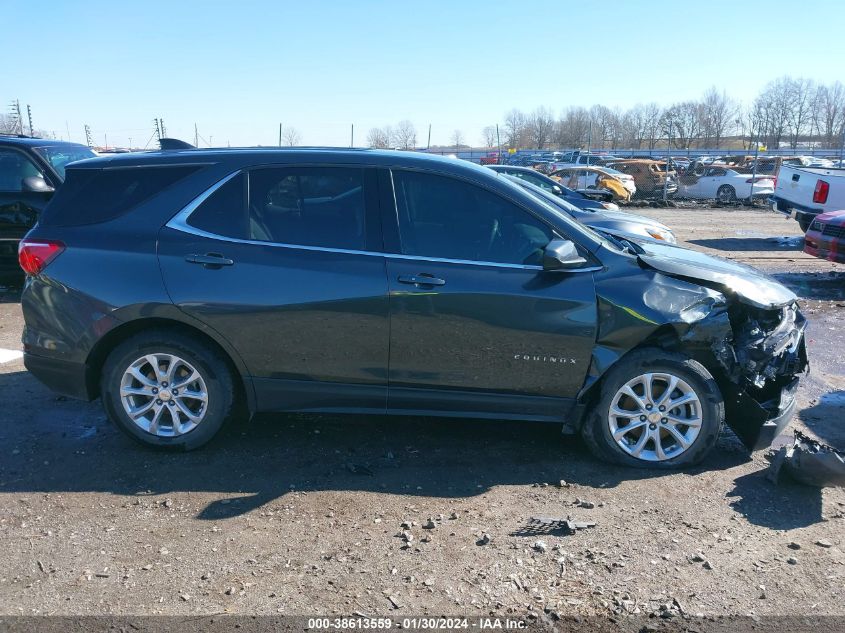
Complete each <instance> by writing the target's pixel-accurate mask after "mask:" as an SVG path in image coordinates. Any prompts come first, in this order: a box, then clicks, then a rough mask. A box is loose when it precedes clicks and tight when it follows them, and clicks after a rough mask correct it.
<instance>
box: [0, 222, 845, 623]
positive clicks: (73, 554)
mask: <svg viewBox="0 0 845 633" xmlns="http://www.w3.org/2000/svg"><path fill="white" fill-rule="evenodd" d="M638 212H641V213H644V214H646V215H650V216H653V217H655V218H658V219H660V220H662V221H664V222H665V223H667V224H669V225H670V226H672V227H673V228H674V229H675V230H676V231H677V234H678V235H679V237H680V238H682V239H683V240H685V241H686V242H687V243H688V244H689V245H690V246H691V247H692V248H696V249H701V250H704V251H707V252H712V253H715V254H718V255H722V256H726V257H731V258H734V259H738V260H741V261H745V262H747V263H750V264H752V265H755V266H758V267H760V268H763V269H765V270H768V271H770V272H773V273H776V274H777V275H778V277H779V278H780V279H782V280H783V281H784V282H786V283H788V284H789V285H790V286H791V287H793V288H794V289H795V290H796V291H797V292H798V293H799V294H800V295H801V296H802V297H803V299H804V310H805V312H806V313H807V315H808V316H809V318H810V319H811V321H812V323H811V329H810V330H809V333H808V340H809V346H810V354H811V362H812V363H813V373H812V375H811V377H810V378H809V379H808V380H806V381H805V382H804V383H803V385H802V387H801V391H800V405H801V413H800V420H796V421H795V422H794V423H793V426H796V427H799V428H805V427H807V428H809V430H810V432H811V433H813V434H815V435H816V436H818V437H820V438H822V439H824V440H826V441H828V442H830V443H834V444H840V445H845V417H843V413H845V408H843V405H845V355H843V354H842V352H841V350H842V349H843V342H844V341H845V337H843V330H842V326H841V315H843V314H845V301H843V299H845V268H843V267H842V266H837V265H834V264H830V263H827V262H822V261H819V260H816V259H813V258H811V257H809V256H805V255H804V254H803V253H801V252H800V246H799V243H798V241H797V240H796V239H794V238H795V237H797V236H799V235H800V233H799V231H798V228H797V225H796V224H795V222H792V221H786V220H784V219H782V218H781V217H780V216H777V215H774V214H772V213H769V212H764V211H750V210H742V211H730V210H681V209H645V210H638ZM783 238H793V239H783ZM20 329H21V314H20V306H19V304H18V297H17V295H16V294H14V293H6V294H5V295H3V303H0V347H2V348H6V349H18V348H19V337H20ZM0 393H2V397H3V408H2V411H0V544H2V548H3V553H2V561H3V563H2V565H0V613H1V614H7V615H11V614H95V613H113V614H157V613H164V614H189V613H190V614H209V613H263V614H277V613H283V614H328V613H331V614H338V613H345V614H352V613H356V612H357V613H360V614H366V615H378V614H393V615H404V614H439V613H450V614H467V615H484V614H488V613H494V614H499V615H507V614H516V615H522V616H524V615H525V614H527V613H529V612H540V611H542V610H543V609H544V608H545V609H549V610H552V611H556V612H557V613H560V614H583V615H589V614H611V613H641V614H649V613H653V612H654V613H660V612H669V613H674V614H678V613H680V612H683V613H690V614H696V613H702V614H707V615H720V614H743V615H744V614H755V615H758V616H762V615H771V614H779V615H790V614H795V615H798V614H809V613H815V614H832V615H845V600H843V586H844V585H845V490H842V489H826V490H824V491H819V490H817V489H812V488H807V487H802V486H798V485H782V486H775V485H773V484H771V483H769V482H768V481H766V480H765V478H764V474H765V469H766V467H767V460H766V459H765V455H764V454H763V453H757V454H755V455H753V456H749V455H747V454H746V453H745V452H744V451H743V449H742V448H741V446H740V445H739V443H738V441H737V440H736V439H735V438H733V437H732V436H731V435H730V434H729V433H726V434H725V435H724V436H723V437H722V438H721V440H720V444H719V446H718V448H717V450H716V451H715V453H714V454H713V456H712V458H711V459H709V460H708V461H707V463H706V464H704V465H703V466H702V467H700V468H698V469H696V470H693V471H688V472H677V473H671V474H666V473H654V474H652V473H648V472H642V471H635V470H626V469H621V468H615V467H608V466H606V465H603V464H600V463H597V462H596V461H594V460H593V459H592V458H591V457H589V456H588V455H587V454H586V451H585V449H584V447H583V446H582V445H581V443H580V442H579V441H578V440H576V439H574V438H568V437H561V436H560V435H559V433H558V429H557V428H556V427H554V426H544V425H531V424H525V423H510V422H502V423H489V422H488V423H484V422H473V421H466V420H426V419H417V418H397V419H382V418H335V417H319V418H317V417H304V416H273V417H266V418H262V419H260V420H258V421H256V422H254V423H253V424H252V425H251V426H249V427H241V428H237V429H232V430H230V431H229V433H228V434H227V436H226V437H224V438H222V439H221V440H220V441H217V442H215V443H214V444H212V445H211V446H209V447H208V448H206V449H205V450H202V451H200V452H197V453H192V454H187V455H160V454H156V453H153V452H150V451H148V450H144V449H142V448H139V447H137V446H136V445H134V444H133V443H131V442H130V441H129V440H127V439H125V438H124V437H123V436H122V435H121V434H119V433H118V431H116V430H115V429H114V428H112V427H111V426H110V425H109V423H108V422H107V421H106V420H105V418H104V416H103V414H102V411H101V409H100V406H99V403H90V404H88V403H80V402H74V401H69V400H65V399H63V398H57V397H56V396H55V395H53V394H51V393H50V392H49V391H48V390H47V389H45V388H44V387H42V386H41V385H40V384H39V383H37V382H36V381H35V380H34V379H33V378H32V377H31V376H29V375H28V374H27V372H26V371H25V369H24V367H23V364H22V362H21V361H20V360H11V361H8V362H5V363H2V364H0ZM563 482H565V484H564V485H561V484H562V483H563ZM582 506H583V507H582ZM567 515H572V516H573V518H575V519H578V520H585V521H594V522H595V523H596V526H595V527H593V528H590V529H585V530H581V531H578V532H577V533H576V534H574V535H571V536H563V535H561V534H560V533H557V532H552V533H544V530H532V529H531V525H530V524H529V519H530V518H531V517H534V516H559V517H565V516H567ZM430 518H432V519H433V521H432V523H431V524H429V525H431V526H433V527H432V528H431V529H426V528H427V523H428V521H429V519H430ZM403 522H407V523H406V525H407V526H408V527H405V528H403V526H402V524H403ZM403 532H405V534H406V536H408V537H409V538H408V540H407V541H406V538H403V537H402V536H401V534H402V533H403ZM482 534H487V535H489V543H487V544H478V543H483V542H484V541H483V540H481V541H480V540H479V539H481V537H482Z"/></svg>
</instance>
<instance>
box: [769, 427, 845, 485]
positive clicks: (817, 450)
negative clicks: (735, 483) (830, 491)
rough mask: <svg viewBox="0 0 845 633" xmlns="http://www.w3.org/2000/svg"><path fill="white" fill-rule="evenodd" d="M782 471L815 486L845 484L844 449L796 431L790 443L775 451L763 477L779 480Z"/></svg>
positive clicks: (777, 481)
mask: <svg viewBox="0 0 845 633" xmlns="http://www.w3.org/2000/svg"><path fill="white" fill-rule="evenodd" d="M784 474H786V475H787V476H789V477H790V478H791V479H792V480H794V481H797V482H799V483H802V484H805V485H807V486H815V487H816V488H827V487H834V486H842V487H845V452H843V451H840V450H838V449H836V448H834V447H832V446H828V445H827V444H822V443H821V442H819V441H817V440H814V439H812V438H811V437H807V436H806V435H804V434H803V433H801V431H795V440H794V441H793V443H792V445H791V446H782V447H781V448H780V449H779V450H778V451H777V453H775V456H774V459H773V460H772V463H771V465H770V466H769V473H768V475H766V477H767V478H768V479H769V480H770V481H773V482H775V483H779V482H780V481H781V477H783V475H784Z"/></svg>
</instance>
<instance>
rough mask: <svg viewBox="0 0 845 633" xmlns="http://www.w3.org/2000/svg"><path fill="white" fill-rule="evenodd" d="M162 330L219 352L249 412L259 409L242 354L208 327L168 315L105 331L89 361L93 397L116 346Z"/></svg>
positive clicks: (90, 354)
mask: <svg viewBox="0 0 845 633" xmlns="http://www.w3.org/2000/svg"><path fill="white" fill-rule="evenodd" d="M153 328H155V329H163V330H170V331H173V332H179V333H181V334H182V335H187V336H191V337H193V338H195V339H197V340H199V341H200V342H202V343H203V344H205V345H207V346H209V347H210V348H211V349H213V350H215V351H216V352H218V353H219V354H220V355H221V357H222V358H223V360H224V361H225V362H226V364H227V365H228V366H229V369H230V371H231V372H232V376H233V378H234V379H235V380H234V382H235V385H236V389H237V392H238V393H237V395H238V396H239V397H240V398H241V399H242V402H243V403H244V404H245V405H246V407H247V408H248V410H249V412H250V414H252V413H255V411H256V398H255V390H254V388H253V385H252V381H251V380H250V378H249V372H248V371H247V368H246V365H245V364H244V362H243V360H242V359H241V357H240V355H239V354H238V353H237V352H236V351H235V350H234V349H233V348H232V347H231V346H230V345H229V344H228V343H226V342H225V341H224V340H222V339H220V338H219V337H216V336H214V334H213V333H211V332H209V330H208V329H206V328H202V327H200V326H197V325H193V324H190V323H186V322H184V321H180V320H178V319H173V318H167V317H160V316H158V317H146V318H138V319H133V320H131V321H126V322H123V323H121V324H120V325H118V326H117V327H114V328H112V329H111V330H109V331H108V332H106V334H104V335H103V336H102V337H101V338H100V339H99V340H98V341H97V343H96V345H94V347H93V348H92V349H91V351H90V352H89V354H88V358H87V360H86V383H87V388H88V393H89V395H90V396H91V398H92V399H93V398H97V397H98V396H99V395H100V379H101V377H102V371H103V366H104V365H105V362H106V359H107V358H108V356H109V354H110V353H111V351H112V350H113V349H115V348H116V347H117V346H118V345H120V344H121V343H123V341H125V340H127V339H129V338H130V337H132V336H134V335H135V334H138V333H139V332H143V331H145V330H149V329H153Z"/></svg>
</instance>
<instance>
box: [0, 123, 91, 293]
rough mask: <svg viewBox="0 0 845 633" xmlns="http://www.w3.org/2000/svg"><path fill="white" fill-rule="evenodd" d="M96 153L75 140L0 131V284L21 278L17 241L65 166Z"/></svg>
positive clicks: (36, 213)
mask: <svg viewBox="0 0 845 633" xmlns="http://www.w3.org/2000/svg"><path fill="white" fill-rule="evenodd" d="M95 156H96V154H94V152H92V151H91V150H90V149H89V148H87V147H85V146H84V145H77V144H76V143H65V142H63V141H51V140H47V139H41V138H30V137H26V136H9V135H3V134H0V283H9V282H14V281H18V280H20V281H22V280H23V274H22V273H21V269H20V266H18V242H19V241H20V239H21V238H22V237H23V236H24V235H25V234H26V232H27V231H28V230H29V229H31V228H32V227H33V226H34V225H35V222H36V221H37V219H38V215H39V214H40V213H41V211H42V210H43V209H44V207H45V206H46V205H47V202H48V201H49V199H50V197H51V196H52V195H53V190H54V189H55V188H56V187H58V186H59V185H60V184H61V182H62V181H63V180H64V176H65V165H67V163H69V162H71V161H75V160H82V159H84V158H93V157H95Z"/></svg>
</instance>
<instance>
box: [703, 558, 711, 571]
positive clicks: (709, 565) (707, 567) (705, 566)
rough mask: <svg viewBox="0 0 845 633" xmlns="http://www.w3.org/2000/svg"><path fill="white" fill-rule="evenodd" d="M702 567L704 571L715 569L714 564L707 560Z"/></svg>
mask: <svg viewBox="0 0 845 633" xmlns="http://www.w3.org/2000/svg"><path fill="white" fill-rule="evenodd" d="M702 567H704V569H713V563H711V562H710V561H709V560H706V561H704V565H702Z"/></svg>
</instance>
